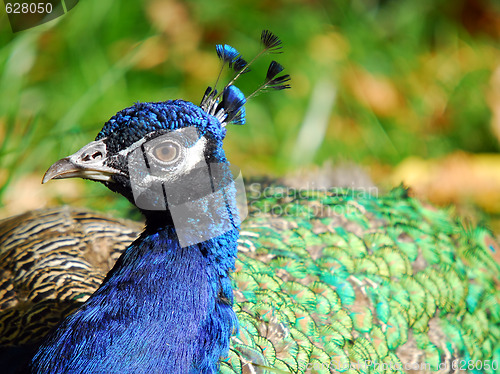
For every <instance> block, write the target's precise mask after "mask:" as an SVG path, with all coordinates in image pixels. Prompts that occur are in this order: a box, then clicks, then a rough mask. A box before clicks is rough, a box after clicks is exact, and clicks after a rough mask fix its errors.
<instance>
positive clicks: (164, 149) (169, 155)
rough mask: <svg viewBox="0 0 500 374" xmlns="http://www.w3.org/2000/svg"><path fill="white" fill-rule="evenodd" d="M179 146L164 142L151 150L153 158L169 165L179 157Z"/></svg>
mask: <svg viewBox="0 0 500 374" xmlns="http://www.w3.org/2000/svg"><path fill="white" fill-rule="evenodd" d="M180 153H181V152H180V147H179V144H177V143H174V142H172V141H166V142H163V143H160V144H158V145H157V146H155V147H154V148H153V156H154V157H155V158H156V159H157V160H158V161H160V162H165V163H171V162H174V161H175V160H177V158H178V157H179V155H180Z"/></svg>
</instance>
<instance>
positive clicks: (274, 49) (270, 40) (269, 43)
mask: <svg viewBox="0 0 500 374" xmlns="http://www.w3.org/2000/svg"><path fill="white" fill-rule="evenodd" d="M260 40H261V42H262V44H263V45H264V50H265V51H266V52H269V53H281V48H282V42H281V39H280V38H278V37H277V36H276V35H275V34H273V33H272V32H271V31H269V30H263V31H262V34H261V36H260Z"/></svg>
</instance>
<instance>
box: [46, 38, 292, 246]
mask: <svg viewBox="0 0 500 374" xmlns="http://www.w3.org/2000/svg"><path fill="white" fill-rule="evenodd" d="M261 41H262V44H263V49H262V51H261V52H260V53H259V54H258V55H257V56H256V57H255V58H254V59H253V60H252V61H250V63H247V62H246V61H245V60H244V59H243V58H242V57H241V56H240V54H239V53H238V51H237V50H236V49H234V48H233V47H231V46H229V45H217V46H216V51H217V55H218V56H219V58H220V59H221V61H222V67H221V72H222V69H224V67H225V66H229V68H231V69H232V70H233V71H234V74H235V76H234V78H233V79H232V80H231V81H230V82H229V84H228V85H226V86H225V87H224V89H223V90H222V92H220V93H219V92H218V91H217V89H216V88H213V89H212V88H211V87H208V88H207V90H206V92H205V95H204V96H203V99H202V101H201V104H200V105H199V106H197V105H195V104H193V103H190V102H187V101H183V100H168V101H164V102H155V103H137V104H135V105H133V106H131V107H129V108H126V109H123V110H121V111H119V112H118V113H116V114H115V115H114V116H113V117H111V118H110V119H109V120H108V121H107V122H106V123H105V124H104V127H103V128H102V130H101V131H100V132H99V134H98V135H97V137H96V139H95V140H94V141H93V142H91V143H89V144H87V145H85V146H84V147H82V148H81V149H80V150H79V151H77V152H76V153H74V154H72V155H71V156H68V157H65V158H63V159H61V160H59V161H57V162H56V163H54V164H53V165H52V166H51V167H50V168H49V169H48V170H47V172H46V173H45V175H44V177H43V181H42V183H45V182H47V181H49V180H51V179H64V178H73V177H80V178H84V179H91V180H95V181H99V182H102V183H104V184H105V185H106V186H107V187H108V188H109V189H111V190H112V191H115V192H118V193H120V194H122V195H123V196H125V197H126V198H127V199H129V200H130V201H131V202H132V203H133V204H135V205H136V206H137V207H138V208H139V209H141V210H142V211H143V213H144V214H145V215H146V218H148V217H151V216H154V217H155V218H158V217H159V216H162V217H163V218H164V219H167V220H169V221H172V222H173V223H174V224H175V226H176V228H177V227H181V226H186V225H187V226H188V227H189V226H191V227H197V228H198V229H199V228H200V225H201V226H203V223H204V220H205V221H206V224H207V225H209V226H210V225H212V226H213V225H216V226H219V227H220V226H221V223H220V221H221V220H222V221H224V222H226V223H227V225H226V226H229V227H230V226H233V227H234V226H238V225H239V221H240V220H241V216H242V215H244V212H242V211H241V210H240V215H239V217H236V216H238V215H237V214H235V212H236V207H235V201H236V191H237V190H242V188H240V189H238V188H236V187H237V186H240V187H241V186H242V181H241V179H240V180H239V183H235V181H237V178H236V177H237V176H238V173H234V170H233V172H232V171H231V169H230V168H229V163H228V161H227V159H226V156H225V153H224V150H223V147H222V142H223V139H224V137H225V135H226V126H227V125H228V124H244V123H245V107H244V105H245V103H246V101H247V99H248V98H250V97H251V96H253V95H255V94H256V93H257V92H260V91H262V90H265V89H268V88H272V89H278V90H280V89H284V88H289V84H288V81H289V80H290V77H289V75H281V76H278V74H279V73H280V72H281V71H282V70H283V67H282V66H281V65H280V64H278V63H277V62H275V61H272V62H271V64H270V66H269V68H268V72H267V75H266V79H265V80H264V83H263V84H262V85H261V86H260V87H259V88H258V89H257V90H256V91H255V92H254V93H253V94H251V95H250V96H249V97H248V98H246V97H245V95H244V94H243V93H242V92H241V91H240V90H239V89H238V88H237V87H236V86H234V85H233V83H234V81H235V80H236V79H237V78H238V77H239V76H240V75H241V74H243V73H245V72H247V71H249V66H250V65H251V63H252V62H253V61H254V60H255V59H256V58H257V57H259V56H260V55H261V54H263V53H265V52H271V53H276V52H280V49H281V41H280V39H278V38H277V37H276V36H275V35H274V34H272V33H271V32H269V31H267V30H264V31H263V32H262V35H261ZM220 75H221V74H220V73H219V77H220ZM218 80H219V78H217V82H216V84H215V85H214V87H217V83H218ZM242 192H243V191H242ZM243 194H244V192H243ZM228 209H229V212H228V211H227V210H228ZM202 216H203V217H205V218H203V217H202ZM165 217H166V218H165ZM176 220H177V221H178V222H176ZM223 226H224V225H223ZM198 231H199V230H198ZM206 231H207V232H212V233H213V232H217V230H215V231H214V230H213V228H211V229H210V230H208V229H207V230H206ZM188 236H189V235H188ZM200 238H201V239H202V240H203V239H206V238H204V237H200ZM188 242H189V243H187V244H193V243H192V240H189V241H188Z"/></svg>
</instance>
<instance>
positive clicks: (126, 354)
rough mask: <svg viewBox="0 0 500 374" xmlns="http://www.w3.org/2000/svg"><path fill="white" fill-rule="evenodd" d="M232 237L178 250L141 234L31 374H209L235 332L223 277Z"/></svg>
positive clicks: (171, 240)
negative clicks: (47, 373) (83, 373)
mask: <svg viewBox="0 0 500 374" xmlns="http://www.w3.org/2000/svg"><path fill="white" fill-rule="evenodd" d="M238 234H239V233H238V230H237V229H234V230H231V231H229V232H226V233H225V234H224V235H222V236H219V237H218V238H215V239H210V240H208V241H206V242H203V243H200V244H197V245H192V246H189V247H186V248H181V247H180V245H179V242H178V240H177V237H176V234H175V230H174V229H173V227H171V226H167V227H164V228H157V229H155V230H154V231H153V232H152V231H149V232H148V230H146V231H145V232H144V233H143V234H142V235H141V236H140V237H139V238H138V239H137V240H136V241H135V242H134V243H132V245H131V246H130V247H129V248H128V249H127V250H126V252H125V253H124V254H123V255H122V257H120V259H119V260H118V262H117V263H116V265H115V267H114V268H113V269H112V270H111V272H110V273H109V274H108V276H107V277H106V279H105V281H104V283H103V284H102V285H101V287H100V288H99V289H98V290H97V291H96V292H95V293H94V294H93V295H92V296H91V297H90V298H89V300H88V301H87V302H86V303H85V304H84V305H83V306H82V308H80V309H79V310H78V311H77V312H76V313H75V314H73V315H71V316H70V317H68V318H67V319H66V320H65V321H64V322H63V323H62V324H61V325H60V326H59V327H58V328H57V329H56V330H55V332H54V333H53V334H52V335H51V337H50V338H49V340H48V341H46V343H45V344H44V345H43V346H42V347H41V348H40V350H39V351H38V353H37V354H36V356H35V358H34V361H33V367H34V369H35V370H34V372H36V373H42V372H43V373H45V372H50V373H80V372H85V373H132V372H134V373H136V372H141V373H171V374H186V373H215V372H216V370H217V365H218V361H219V359H220V357H221V356H224V355H225V354H226V353H227V350H228V348H229V337H230V335H231V333H232V331H233V329H234V328H236V327H237V319H236V316H235V314H234V312H233V310H232V301H233V294H232V289H231V283H230V279H229V276H228V272H229V270H230V269H232V268H233V267H234V261H235V258H236V240H237V238H238Z"/></svg>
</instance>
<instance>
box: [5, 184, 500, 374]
mask: <svg viewBox="0 0 500 374" xmlns="http://www.w3.org/2000/svg"><path fill="white" fill-rule="evenodd" d="M249 191H250V192H249V194H248V197H249V213H250V214H249V217H248V218H247V220H246V221H245V222H244V223H243V225H242V230H241V237H240V240H239V255H238V256H239V257H238V260H237V263H236V270H235V271H234V273H233V276H232V278H233V286H234V289H235V305H234V309H235V311H236V312H237V315H238V319H239V323H240V328H239V331H238V332H235V335H234V336H233V337H232V339H231V350H230V352H229V355H228V357H227V358H226V359H225V360H224V361H223V362H222V363H221V366H220V371H221V373H224V374H229V373H231V374H233V373H333V372H341V373H349V374H351V373H362V374H365V373H403V372H409V371H410V369H413V371H412V372H413V373H431V372H432V373H433V372H455V371H457V370H453V369H457V367H456V366H458V369H459V368H460V367H464V368H465V369H471V367H469V368H468V367H467V365H468V364H469V361H470V362H473V364H475V365H478V364H479V363H480V362H481V363H483V365H482V369H481V370H479V371H478V372H486V373H494V372H495V370H494V369H493V368H494V367H495V366H493V365H494V363H495V362H496V365H498V364H500V343H499V341H500V306H499V304H500V291H499V288H500V287H499V285H500V279H499V274H500V266H499V262H498V259H499V247H498V244H497V243H496V242H495V241H494V240H493V239H492V236H491V234H490V233H489V232H488V231H487V230H485V229H483V228H480V227H477V228H471V227H464V226H463V225H462V224H461V223H460V222H459V221H458V220H457V219H454V218H452V217H451V215H450V214H449V213H448V212H446V211H445V210H439V209H436V208H433V207H431V206H427V205H425V204H422V203H421V202H419V201H417V200H416V199H413V198H410V197H408V196H407V193H406V191H405V190H404V189H403V188H401V187H400V188H397V189H395V190H393V191H392V192H391V193H390V194H387V195H384V196H380V197H377V196H371V195H370V194H367V193H362V192H357V191H351V190H344V189H337V190H332V191H323V192H321V191H308V192H306V191H297V190H291V189H288V188H286V187H282V186H275V185H263V186H261V185H260V184H252V185H251V186H250V189H249ZM65 214H66V215H67V214H69V213H68V212H66V213H65ZM75 214H76V213H75ZM78 214H79V217H83V214H84V213H82V212H79V213H78ZM92 217H93V220H91V215H89V217H88V219H86V220H85V219H80V222H79V224H80V225H84V224H87V223H88V224H89V225H90V226H89V227H93V228H94V231H92V230H90V231H89V230H88V229H86V230H87V231H86V232H87V234H86V237H87V238H88V242H89V243H90V244H88V245H87V246H90V245H91V244H92V236H91V235H94V234H95V232H99V230H96V229H95V228H96V227H97V226H96V225H103V227H108V224H107V223H106V219H105V218H102V217H100V216H98V215H95V214H94V215H93V216H92ZM66 219H67V217H66ZM54 220H55V218H54V217H52V221H54ZM25 221H26V217H25V218H24V220H23V219H19V218H18V221H17V222H16V224H15V225H14V224H13V222H14V221H10V223H9V221H3V222H0V257H1V258H2V266H3V272H2V276H3V278H2V279H3V281H2V284H1V289H0V292H1V294H2V295H3V298H4V300H3V301H4V302H3V303H2V304H1V305H2V311H1V313H0V329H2V331H0V333H1V336H2V343H3V344H16V343H20V342H21V341H20V340H16V336H20V337H23V339H26V336H27V335H26V333H27V332H26V331H23V332H22V333H21V332H19V331H17V332H15V333H12V332H10V333H8V331H10V330H8V328H11V327H9V326H10V325H9V326H7V325H8V324H7V323H2V321H3V322H5V318H6V316H9V315H10V316H11V317H10V318H12V315H13V311H16V313H17V314H15V313H14V314H15V315H16V316H17V317H16V318H17V319H16V320H19V321H21V320H28V319H29V318H28V316H29V315H30V313H33V311H38V317H37V318H40V315H45V314H47V315H48V316H51V318H52V320H49V321H48V322H47V324H45V326H49V325H50V324H53V323H55V322H54V321H53V319H54V313H52V314H48V313H47V311H46V310H43V308H42V309H40V308H41V307H39V305H41V304H43V302H44V298H43V295H37V294H36V290H31V294H29V295H30V296H26V295H27V294H26V291H27V290H26V288H27V287H29V282H27V281H25V280H23V274H25V269H26V263H28V264H29V263H30V261H28V260H26V262H25V263H24V264H23V266H21V268H22V269H21V268H19V269H18V268H14V266H15V265H14V264H13V263H12V262H8V261H6V259H7V258H13V257H12V256H15V255H16V253H17V255H19V254H18V252H16V251H19V249H16V248H21V247H19V245H17V246H16V247H14V246H9V243H11V242H13V241H12V238H13V237H16V235H17V236H19V235H20V234H19V233H20V232H23V231H22V230H23V226H22V225H21V224H20V222H25ZM96 222H97V223H96ZM9 224H10V226H8V225H9ZM30 225H31V226H30V227H35V229H33V230H34V231H36V234H34V235H30V236H29V237H25V238H24V241H25V245H24V246H22V248H23V249H22V251H23V253H24V257H22V258H24V259H28V258H35V257H36V256H34V255H33V253H32V251H33V250H34V249H33V248H35V247H33V246H31V245H30V243H32V242H34V241H37V236H36V235H41V233H43V230H42V229H39V230H37V229H36V227H38V226H36V225H34V224H33V222H32V223H31V224H30ZM130 225H132V226H129V224H126V223H124V222H118V221H112V220H109V227H110V228H109V229H108V231H107V232H111V233H112V235H107V236H105V237H106V240H107V243H108V244H107V246H108V247H109V248H111V249H109V250H108V251H109V252H110V253H111V254H110V256H112V257H113V258H115V257H116V255H117V252H120V251H121V250H122V249H123V247H124V246H125V245H126V244H127V243H128V242H129V241H131V240H132V238H133V235H132V234H131V230H132V232H137V226H133V224H130ZM40 226H43V225H41V224H40ZM6 227H10V229H6ZM14 227H15V229H14ZM111 227H112V229H111ZM117 227H122V229H121V231H122V234H120V235H118V234H117V233H116V232H115V231H116V230H117ZM15 230H21V231H18V232H17V234H16V233H15ZM24 230H25V231H26V230H27V228H24ZM71 230H73V228H71V227H68V228H67V229H66V231H65V232H64V235H61V232H59V234H58V235H53V238H52V240H53V242H54V245H56V244H57V243H58V240H59V239H58V237H71V236H72V234H71V232H72V231H71ZM79 230H80V231H79V232H80V233H81V232H84V231H85V230H84V229H82V228H81V227H80V229H79ZM109 230H111V231H109ZM118 230H119V229H118ZM59 231H60V230H59ZM78 235H81V234H78ZM78 235H76V234H75V236H76V237H78ZM101 235H102V234H101ZM45 240H48V239H45ZM16 243H17V244H19V242H16ZM101 246H102V243H101ZM91 252H92V251H91V250H89V248H87V247H86V248H78V249H75V250H74V251H73V252H72V253H70V255H71V256H72V258H73V261H74V262H78V261H81V262H82V263H83V262H84V261H86V263H88V264H90V265H89V266H91V267H92V272H91V273H90V274H91V277H95V278H96V279H95V282H94V280H93V279H90V280H86V281H85V282H84V286H80V287H81V289H79V291H78V293H70V292H68V290H67V289H66V290H63V289H61V291H58V292H53V293H51V294H50V298H51V299H56V300H59V301H61V303H60V304H61V305H64V306H65V307H66V308H68V302H69V301H73V302H75V303H81V302H82V300H84V299H86V297H88V295H90V293H92V288H93V287H94V284H95V287H97V285H98V284H99V281H100V280H101V279H102V275H94V273H96V274H97V273H99V274H105V269H104V268H100V267H98V266H94V265H93V261H92V260H91V259H89V253H91ZM27 255H29V256H31V257H29V256H28V257H26V256H27ZM85 256H87V257H85ZM100 256H101V257H102V253H101V254H100ZM31 261H35V260H31ZM37 261H40V260H39V259H37ZM101 262H102V261H101ZM38 263H39V262H38ZM9 266H10V267H9ZM47 266H48V267H47V268H46V269H45V270H44V272H45V273H47V272H50V271H51V268H50V266H54V264H52V265H50V264H49V265H47ZM55 268H57V269H59V267H58V266H55V267H54V269H55ZM16 269H17V270H16ZM72 269H73V268H72ZM54 271H55V270H54ZM72 271H73V272H72V273H71V272H70V274H69V275H68V277H67V278H68V279H72V280H73V281H76V280H78V279H80V278H79V277H81V276H82V274H86V275H88V274H89V271H88V269H85V270H84V271H83V270H82V274H80V273H79V272H78V271H79V270H78V269H77V267H75V268H74V269H73V270H72ZM7 275H8V277H7ZM57 280H58V278H57V277H55V278H54V279H49V278H48V280H47V282H48V283H47V284H46V285H45V287H48V288H50V287H51V284H50V282H54V281H57ZM23 282H24V283H23ZM59 283H60V282H59ZM67 284H68V285H69V286H68V287H69V288H71V287H74V284H76V283H74V282H73V283H71V282H70V281H69V280H68V281H67ZM36 286H37V287H38V289H42V288H43V287H41V285H40V284H39V282H38V283H36ZM85 287H86V288H85ZM28 291H29V290H28ZM68 295H69V296H68ZM7 296H9V297H10V298H9V299H8V302H7V301H6V300H7ZM64 297H67V299H63V298H64ZM45 301H46V300H45ZM52 304H53V305H54V303H52ZM37 308H38V309H37ZM40 310H42V311H43V313H40ZM70 310H72V309H71V308H70ZM9 313H10V314H9ZM44 313H45V314H44ZM11 329H12V328H11ZM33 331H37V332H38V335H37V336H34V337H33V339H34V340H36V339H40V338H41V336H42V335H43V334H44V333H46V331H45V330H44V329H41V330H33ZM28 332H29V331H28ZM16 334H17V335H16ZM486 360H490V361H489V365H490V369H489V370H487V369H486V370H485V366H486V365H484V363H485V362H486ZM454 365H455V366H454ZM445 369H446V370H445ZM448 369H449V370H448ZM468 371H469V372H472V370H468Z"/></svg>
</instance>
